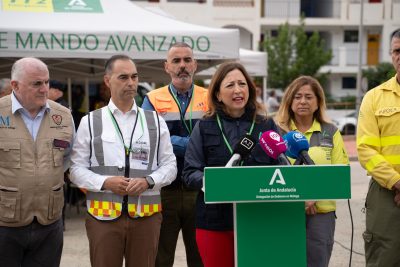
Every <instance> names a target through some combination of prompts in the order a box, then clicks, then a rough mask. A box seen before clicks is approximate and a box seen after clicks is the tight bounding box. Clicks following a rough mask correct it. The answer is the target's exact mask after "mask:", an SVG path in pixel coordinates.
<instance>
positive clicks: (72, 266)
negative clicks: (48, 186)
mask: <svg viewBox="0 0 400 267" xmlns="http://www.w3.org/2000/svg"><path fill="white" fill-rule="evenodd" d="M345 139H346V140H345V144H346V149H347V151H348V153H349V156H350V158H352V159H353V160H354V159H355V158H356V150H355V140H354V137H346V138H345ZM351 175H352V181H351V184H352V189H351V192H352V198H351V200H350V206H351V213H352V218H353V224H354V243H353V254H352V265H351V266H352V267H362V266H365V260H364V249H363V241H362V237H361V234H362V232H363V231H364V228H365V214H364V213H363V212H362V208H363V205H364V201H365V196H366V192H367V189H368V181H369V178H368V177H367V176H366V173H365V171H364V170H363V169H362V168H361V166H360V164H359V163H358V162H357V161H352V162H351ZM351 225H352V223H351V219H350V212H349V208H348V204H347V201H346V200H340V201H338V202H337V221H336V232H335V244H334V248H333V254H332V258H331V262H330V265H329V267H344V266H349V260H350V247H351V233H352V231H351V229H352V226H351ZM185 261H186V259H185V252H184V248H183V243H182V239H181V238H179V241H178V247H177V251H176V256H175V264H174V267H184V266H186V262H185ZM61 266H62V267H89V266H90V263H89V255H88V241H87V237H86V232H85V225H84V211H82V210H81V212H80V214H77V211H76V209H75V208H74V207H73V208H72V209H69V208H67V221H66V231H65V234H64V251H63V256H62V259H61ZM249 267H253V266H249ZM292 267H295V266H292Z"/></svg>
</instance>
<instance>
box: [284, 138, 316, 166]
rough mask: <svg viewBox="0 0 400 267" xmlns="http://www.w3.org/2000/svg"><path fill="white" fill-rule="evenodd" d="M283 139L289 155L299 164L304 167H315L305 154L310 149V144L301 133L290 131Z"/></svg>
mask: <svg viewBox="0 0 400 267" xmlns="http://www.w3.org/2000/svg"><path fill="white" fill-rule="evenodd" d="M283 138H284V139H285V140H286V142H287V146H288V151H289V153H290V154H292V155H294V156H295V157H296V158H297V159H298V160H299V163H300V162H302V163H304V164H305V165H315V163H314V161H313V160H312V159H311V158H310V155H308V152H307V151H308V149H309V148H310V144H309V143H308V140H307V138H306V137H305V136H304V135H303V134H302V133H300V132H296V131H290V132H288V133H287V134H285V135H284V136H283Z"/></svg>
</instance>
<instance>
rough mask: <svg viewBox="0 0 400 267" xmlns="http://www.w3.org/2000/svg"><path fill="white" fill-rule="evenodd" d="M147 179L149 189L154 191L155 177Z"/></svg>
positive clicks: (147, 177) (148, 176)
mask: <svg viewBox="0 0 400 267" xmlns="http://www.w3.org/2000/svg"><path fill="white" fill-rule="evenodd" d="M145 179H146V182H147V183H148V184H149V189H153V187H154V180H153V177H151V176H150V175H147V176H146V177H145Z"/></svg>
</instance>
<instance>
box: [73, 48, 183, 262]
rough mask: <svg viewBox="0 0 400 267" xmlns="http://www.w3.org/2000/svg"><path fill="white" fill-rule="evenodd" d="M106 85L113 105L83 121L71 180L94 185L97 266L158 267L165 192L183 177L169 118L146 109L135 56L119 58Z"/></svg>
mask: <svg viewBox="0 0 400 267" xmlns="http://www.w3.org/2000/svg"><path fill="white" fill-rule="evenodd" d="M104 82H105V84H106V85H107V86H108V88H110V91H111V99H110V102H109V104H108V106H105V107H103V108H101V109H97V110H95V111H93V112H91V113H90V114H89V115H86V116H85V117H83V118H82V121H81V123H80V125H79V128H78V131H77V136H76V140H75V142H76V143H75V144H76V145H75V147H74V149H73V151H72V156H71V160H72V166H71V181H72V182H73V183H75V184H76V185H78V186H79V187H81V188H85V189H87V190H88V192H87V195H86V198H87V210H88V215H87V218H86V231H87V236H88V239H89V247H90V261H91V264H92V266H96V267H107V266H122V262H123V259H124V258H125V266H149V265H148V264H149V263H150V266H153V265H154V262H155V258H156V255H157V246H158V238H159V234H160V227H161V221H162V215H161V213H160V212H161V197H160V189H161V188H162V187H163V186H166V185H168V184H170V183H171V182H172V181H173V180H174V179H175V176H176V172H177V170H176V160H175V156H174V153H173V151H172V145H171V142H170V136H169V131H168V128H167V125H166V123H165V121H164V120H163V119H162V118H161V117H159V116H158V115H157V113H156V112H153V111H145V110H143V109H141V108H139V107H138V106H137V105H136V103H135V101H134V96H135V95H136V92H137V86H138V82H139V81H138V73H137V70H136V66H135V64H134V62H133V61H132V59H131V58H129V57H128V56H125V55H115V56H113V57H111V58H110V59H109V60H108V61H107V62H106V66H105V75H104Z"/></svg>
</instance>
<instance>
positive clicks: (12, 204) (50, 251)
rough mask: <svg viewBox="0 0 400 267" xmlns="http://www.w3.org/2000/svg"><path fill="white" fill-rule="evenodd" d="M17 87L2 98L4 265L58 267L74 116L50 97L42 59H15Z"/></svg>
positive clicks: (0, 257)
mask: <svg viewBox="0 0 400 267" xmlns="http://www.w3.org/2000/svg"><path fill="white" fill-rule="evenodd" d="M11 86H12V88H13V92H12V93H11V94H10V95H8V96H5V97H2V98H1V99H0V266H7V267H8V266H9V267H16V266H22V267H30V266H48V267H53V266H54V267H56V266H59V265H60V260H61V252H62V248H63V223H62V220H61V214H62V208H63V205H64V193H63V185H64V171H65V170H66V169H67V168H68V164H69V152H70V149H71V146H72V141H73V135H74V132H75V129H74V124H73V120H72V115H71V112H70V111H69V109H67V108H65V107H63V106H61V105H59V104H57V103H55V102H54V101H51V100H48V99H47V95H48V92H49V71H48V68H47V66H46V64H45V63H43V62H42V61H41V60H39V59H37V58H22V59H19V60H17V61H16V62H15V63H14V65H13V66H12V69H11Z"/></svg>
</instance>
